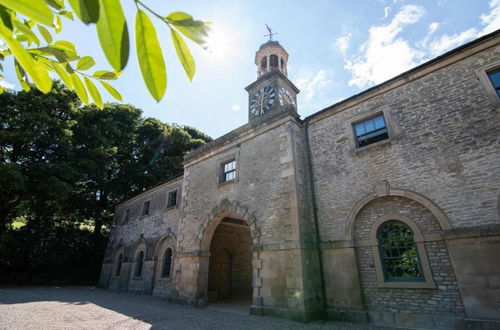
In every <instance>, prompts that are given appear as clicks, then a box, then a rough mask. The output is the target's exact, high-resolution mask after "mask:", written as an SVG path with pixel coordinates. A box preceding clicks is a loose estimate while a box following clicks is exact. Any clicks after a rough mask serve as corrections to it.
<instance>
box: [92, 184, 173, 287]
mask: <svg viewBox="0 0 500 330" xmlns="http://www.w3.org/2000/svg"><path fill="white" fill-rule="evenodd" d="M181 185H182V177H180V178H176V179H173V180H170V181H168V182H165V183H163V184H160V185H158V186H156V187H154V188H152V189H150V190H147V191H145V192H144V193H142V194H139V195H137V196H135V197H133V198H131V199H129V200H127V201H126V202H124V203H122V204H119V205H118V206H117V207H116V209H115V215H114V223H115V226H114V227H113V230H112V231H111V235H110V238H109V241H108V245H107V248H106V253H105V258H104V262H103V266H102V270H101V276H100V279H99V285H100V286H103V287H107V286H108V285H109V287H110V288H111V289H115V290H127V289H128V290H132V291H137V292H151V291H152V290H154V291H155V294H158V295H165V294H166V292H171V290H172V285H171V284H170V283H167V285H166V287H165V283H164V282H163V283H162V282H161V281H160V283H159V285H160V287H161V286H163V287H164V288H163V289H160V288H156V289H155V280H154V278H156V279H157V277H155V272H156V269H157V266H158V265H157V262H156V261H157V259H158V257H160V258H161V256H162V255H159V254H160V252H161V251H160V250H161V243H162V242H164V241H165V239H167V238H168V239H169V240H171V241H172V243H171V245H172V246H173V247H174V248H175V245H176V243H175V240H176V233H177V226H178V221H179V217H180V203H181V194H182V187H181ZM174 190H177V191H178V193H177V206H176V207H173V208H167V198H168V193H169V192H171V191H174ZM146 201H149V202H150V206H149V213H148V214H147V215H145V216H142V215H141V214H142V209H143V205H144V202H146ZM127 210H129V215H128V219H127V217H126V212H127ZM139 245H140V246H141V247H143V250H144V253H145V259H144V264H143V267H144V269H143V274H142V275H141V276H140V278H137V277H134V276H133V275H134V274H133V272H134V261H135V260H134V258H135V254H136V252H137V248H138V246H139ZM118 251H120V252H121V253H123V254H124V263H123V267H122V271H121V273H120V276H119V278H117V277H116V276H115V273H114V270H115V269H116V261H117V259H116V256H117V253H118ZM174 251H175V250H174ZM108 283H109V284H108Z"/></svg>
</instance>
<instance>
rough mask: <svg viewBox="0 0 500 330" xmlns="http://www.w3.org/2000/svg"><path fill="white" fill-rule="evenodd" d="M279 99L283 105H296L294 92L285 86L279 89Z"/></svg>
mask: <svg viewBox="0 0 500 330" xmlns="http://www.w3.org/2000/svg"><path fill="white" fill-rule="evenodd" d="M279 99H280V104H281V105H286V104H292V105H295V101H294V99H293V96H292V93H290V91H289V90H288V89H286V88H285V87H281V88H280V89H279Z"/></svg>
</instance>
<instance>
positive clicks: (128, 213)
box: [123, 209, 130, 223]
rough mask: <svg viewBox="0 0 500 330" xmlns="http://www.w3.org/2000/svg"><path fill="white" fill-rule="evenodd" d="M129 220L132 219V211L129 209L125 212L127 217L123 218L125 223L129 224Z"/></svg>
mask: <svg viewBox="0 0 500 330" xmlns="http://www.w3.org/2000/svg"><path fill="white" fill-rule="evenodd" d="M129 219H130V209H127V210H126V211H125V216H124V217H123V223H127V222H128V220H129Z"/></svg>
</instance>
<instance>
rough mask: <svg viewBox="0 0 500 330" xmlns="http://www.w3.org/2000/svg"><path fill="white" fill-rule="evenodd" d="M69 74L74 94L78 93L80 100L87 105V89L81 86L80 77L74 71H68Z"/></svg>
mask: <svg viewBox="0 0 500 330" xmlns="http://www.w3.org/2000/svg"><path fill="white" fill-rule="evenodd" d="M69 76H70V77H71V82H72V83H73V87H74V88H75V92H76V95H78V98H79V99H80V100H82V102H83V103H85V105H88V104H89V96H88V95H87V90H86V89H85V86H83V83H82V81H81V80H80V77H78V75H77V74H76V73H70V75H69Z"/></svg>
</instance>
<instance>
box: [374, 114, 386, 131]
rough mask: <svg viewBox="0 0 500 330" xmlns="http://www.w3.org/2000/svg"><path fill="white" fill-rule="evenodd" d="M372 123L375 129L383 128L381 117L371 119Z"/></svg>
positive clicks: (382, 118) (383, 123)
mask: <svg viewBox="0 0 500 330" xmlns="http://www.w3.org/2000/svg"><path fill="white" fill-rule="evenodd" d="M373 122H374V123H375V128H376V129H379V128H383V127H385V122H384V117H383V116H378V117H375V118H373Z"/></svg>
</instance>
